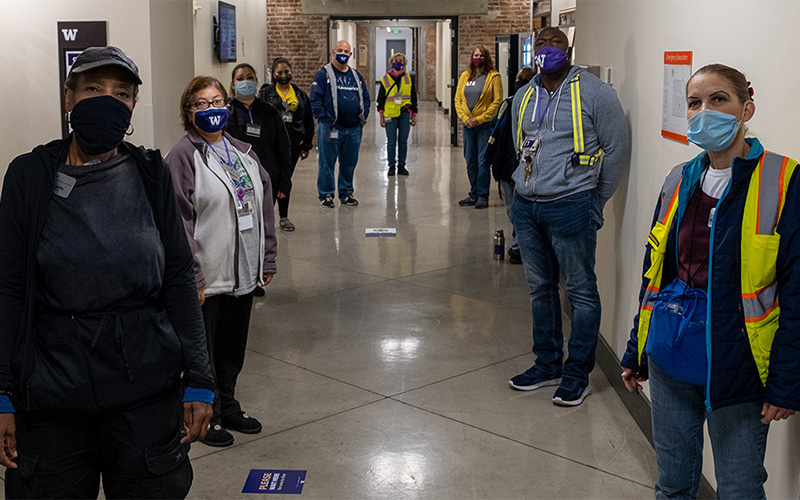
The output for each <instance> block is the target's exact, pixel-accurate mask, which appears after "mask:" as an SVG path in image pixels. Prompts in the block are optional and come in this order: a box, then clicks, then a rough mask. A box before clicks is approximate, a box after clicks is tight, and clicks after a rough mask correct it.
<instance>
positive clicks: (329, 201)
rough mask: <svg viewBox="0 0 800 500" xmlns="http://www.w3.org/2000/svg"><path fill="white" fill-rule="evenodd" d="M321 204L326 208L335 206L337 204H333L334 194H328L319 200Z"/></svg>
mask: <svg viewBox="0 0 800 500" xmlns="http://www.w3.org/2000/svg"><path fill="white" fill-rule="evenodd" d="M319 204H320V205H322V206H323V207H325V208H333V207H334V206H335V205H334V204H333V196H331V195H329V194H326V195H325V198H322V199H321V200H319Z"/></svg>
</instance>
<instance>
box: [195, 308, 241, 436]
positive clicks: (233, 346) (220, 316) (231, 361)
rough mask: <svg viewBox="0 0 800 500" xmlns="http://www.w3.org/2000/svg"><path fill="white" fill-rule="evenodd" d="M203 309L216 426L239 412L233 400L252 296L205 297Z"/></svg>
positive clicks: (213, 423)
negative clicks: (222, 417)
mask: <svg viewBox="0 0 800 500" xmlns="http://www.w3.org/2000/svg"><path fill="white" fill-rule="evenodd" d="M202 309H203V321H205V324H206V340H207V343H208V355H209V357H210V358H211V369H212V370H213V371H214V378H215V379H216V381H217V393H216V397H215V398H214V416H213V417H211V425H212V426H213V425H216V424H218V423H219V421H220V417H221V416H223V415H224V416H228V415H232V414H234V413H238V412H240V411H242V407H241V405H240V404H239V401H237V400H236V397H235V392H236V379H238V378H239V373H241V371H242V366H244V351H245V349H246V348H247V332H248V330H249V329H250V312H251V311H252V309H253V293H252V292H250V293H248V294H246V295H242V296H240V297H235V296H233V295H213V296H211V297H206V300H205V302H204V303H203V307H202Z"/></svg>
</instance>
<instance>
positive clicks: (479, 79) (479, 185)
mask: <svg viewBox="0 0 800 500" xmlns="http://www.w3.org/2000/svg"><path fill="white" fill-rule="evenodd" d="M455 101H456V113H458V117H459V118H460V119H461V121H462V122H463V123H464V159H466V160H467V175H468V176H469V186H470V189H469V195H468V196H467V197H466V198H464V199H463V200H461V201H459V202H458V204H459V205H460V206H462V207H469V206H473V205H474V206H475V208H487V207H488V206H489V184H490V174H489V166H488V165H487V164H486V158H485V156H486V147H487V146H488V145H489V142H488V141H489V136H490V135H491V133H492V118H494V115H495V113H496V112H497V107H498V106H500V103H501V102H502V101H503V82H502V80H501V79H500V73H498V72H497V71H495V69H494V63H493V62H492V56H491V54H489V51H488V50H486V48H485V47H475V50H473V51H472V56H471V58H470V61H469V69H467V71H465V72H463V73H462V74H461V78H460V79H459V80H458V87H457V88H456V98H455Z"/></svg>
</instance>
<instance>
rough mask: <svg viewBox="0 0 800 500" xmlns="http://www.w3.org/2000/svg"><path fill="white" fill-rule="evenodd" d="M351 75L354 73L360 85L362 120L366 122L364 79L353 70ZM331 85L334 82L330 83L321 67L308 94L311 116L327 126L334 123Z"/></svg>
mask: <svg viewBox="0 0 800 500" xmlns="http://www.w3.org/2000/svg"><path fill="white" fill-rule="evenodd" d="M353 73H355V75H356V78H357V79H358V83H359V85H361V91H362V93H363V100H364V119H365V120H366V119H367V116H369V91H368V90H367V84H366V82H365V81H364V77H363V76H361V73H359V72H358V71H356V70H355V69H354V70H353ZM331 85H336V82H331V81H330V79H329V78H328V72H327V71H326V70H325V68H324V67H323V68H321V69H320V70H319V71H317V74H316V75H315V76H314V82H313V83H312V84H311V91H310V92H309V93H308V97H309V100H310V101H311V114H312V115H314V118H316V119H317V120H319V121H321V122H323V123H326V124H328V125H332V124H333V123H334V122H335V121H336V112H335V110H334V106H333V96H332V94H331Z"/></svg>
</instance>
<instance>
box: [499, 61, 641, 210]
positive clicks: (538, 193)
mask: <svg viewBox="0 0 800 500" xmlns="http://www.w3.org/2000/svg"><path fill="white" fill-rule="evenodd" d="M579 73H580V96H581V115H582V117H583V133H584V144H585V153H584V154H586V155H594V154H595V153H597V152H598V151H599V150H601V149H602V150H603V152H604V153H605V154H604V156H603V159H602V162H601V161H598V162H597V163H595V164H594V166H573V165H572V162H571V159H572V155H573V154H574V152H575V151H574V142H573V133H572V104H571V100H572V99H571V97H572V96H571V90H570V80H572V79H573V78H574V77H575V76H576V75H578V74H579ZM540 78H541V76H540V75H536V77H534V79H533V80H532V81H531V82H530V83H529V84H528V85H527V86H525V87H523V88H522V89H520V91H518V92H517V93H516V95H515V96H514V101H513V104H512V115H511V126H512V134H513V135H512V137H513V138H514V145H515V146H516V148H517V151H520V149H521V148H522V145H523V144H517V142H518V134H517V130H518V128H519V111H520V105H521V102H522V98H523V96H524V95H525V92H526V90H527V89H528V88H529V87H531V86H533V88H534V90H533V92H532V94H531V96H530V101H529V102H528V105H527V106H526V108H525V114H524V116H523V117H522V139H523V143H524V140H525V139H526V138H529V137H535V136H536V132H537V124H538V123H539V119H541V125H539V126H538V130H539V133H538V136H539V137H540V142H539V147H538V152H537V154H536V159H535V161H534V162H533V168H532V172H531V176H530V178H529V179H528V181H527V182H525V160H524V158H525V151H521V153H522V154H521V155H520V161H519V165H518V166H517V168H516V170H515V171H514V174H513V175H512V179H513V180H514V183H515V184H516V188H515V189H516V191H517V193H519V195H520V196H522V197H523V198H525V199H527V200H530V201H536V202H548V201H554V200H558V199H560V198H564V197H566V196H570V195H573V194H575V193H579V192H581V191H586V190H589V189H594V188H595V187H596V188H597V194H598V197H599V200H600V207H603V206H604V205H605V203H606V202H607V201H608V199H609V198H611V195H612V194H614V191H615V190H616V189H617V185H618V184H619V181H620V178H621V177H622V175H623V174H624V173H625V172H626V171H627V169H628V167H629V165H630V160H631V145H630V139H629V138H628V125H627V122H626V120H625V114H624V113H623V111H622V105H621V104H620V102H619V99H618V98H617V93H616V91H615V90H614V89H612V88H611V87H610V86H609V85H608V84H606V83H603V82H602V81H601V80H600V79H599V78H597V77H595V76H594V75H592V74H591V73H588V72H583V71H582V70H581V68H579V67H578V66H573V67H572V69H571V70H570V72H569V74H568V75H567V77H566V78H565V79H564V83H563V84H562V85H561V87H560V88H559V89H557V90H556V91H555V92H554V93H553V95H552V96H551V95H549V93H548V92H547V89H545V88H544V87H543V86H542V85H541V83H540ZM537 97H538V101H537ZM537 102H538V104H537ZM548 102H549V103H550V105H549V106H548ZM534 112H536V115H534Z"/></svg>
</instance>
